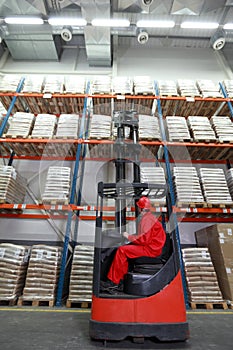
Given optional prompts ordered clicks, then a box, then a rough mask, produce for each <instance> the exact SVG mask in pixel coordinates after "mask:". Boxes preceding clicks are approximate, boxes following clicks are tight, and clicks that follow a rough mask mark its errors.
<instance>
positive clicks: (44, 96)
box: [43, 93, 53, 98]
mask: <svg viewBox="0 0 233 350" xmlns="http://www.w3.org/2000/svg"><path fill="white" fill-rule="evenodd" d="M52 96H53V95H52V94H49V93H46V94H44V95H43V98H52Z"/></svg>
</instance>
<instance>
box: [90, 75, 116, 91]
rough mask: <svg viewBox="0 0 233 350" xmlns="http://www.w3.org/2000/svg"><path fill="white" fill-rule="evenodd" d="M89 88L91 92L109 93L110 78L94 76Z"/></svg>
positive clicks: (110, 87)
mask: <svg viewBox="0 0 233 350" xmlns="http://www.w3.org/2000/svg"><path fill="white" fill-rule="evenodd" d="M90 90H91V93H92V94H111V92H112V79H111V77H108V76H101V75H100V76H95V77H93V78H92V79H91V86H90Z"/></svg>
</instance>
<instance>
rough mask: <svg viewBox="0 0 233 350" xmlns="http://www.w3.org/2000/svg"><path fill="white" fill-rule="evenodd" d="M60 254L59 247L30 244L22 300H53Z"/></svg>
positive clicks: (60, 249)
mask: <svg viewBox="0 0 233 350" xmlns="http://www.w3.org/2000/svg"><path fill="white" fill-rule="evenodd" d="M61 256H62V248H61V247H52V246H47V245H43V244H39V245H33V246H32V250H31V256H30V260H29V265H28V271H27V276H26V283H25V287H24V290H23V296H22V300H30V301H33V300H46V301H49V300H53V301H55V297H56V291H57V283H58V277H59V272H60V263H61Z"/></svg>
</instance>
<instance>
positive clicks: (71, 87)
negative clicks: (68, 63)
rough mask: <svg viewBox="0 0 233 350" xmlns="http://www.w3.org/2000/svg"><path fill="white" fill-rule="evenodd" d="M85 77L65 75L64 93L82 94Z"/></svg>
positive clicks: (84, 87) (84, 88)
mask: <svg viewBox="0 0 233 350" xmlns="http://www.w3.org/2000/svg"><path fill="white" fill-rule="evenodd" d="M85 90H86V78H85V77H82V76H73V75H67V76H65V80H64V93H71V94H84V93H85Z"/></svg>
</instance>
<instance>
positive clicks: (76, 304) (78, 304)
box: [66, 300, 91, 309]
mask: <svg viewBox="0 0 233 350" xmlns="http://www.w3.org/2000/svg"><path fill="white" fill-rule="evenodd" d="M66 307H68V308H82V309H90V308H91V302H90V301H82V302H81V301H74V300H67V301H66Z"/></svg>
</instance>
